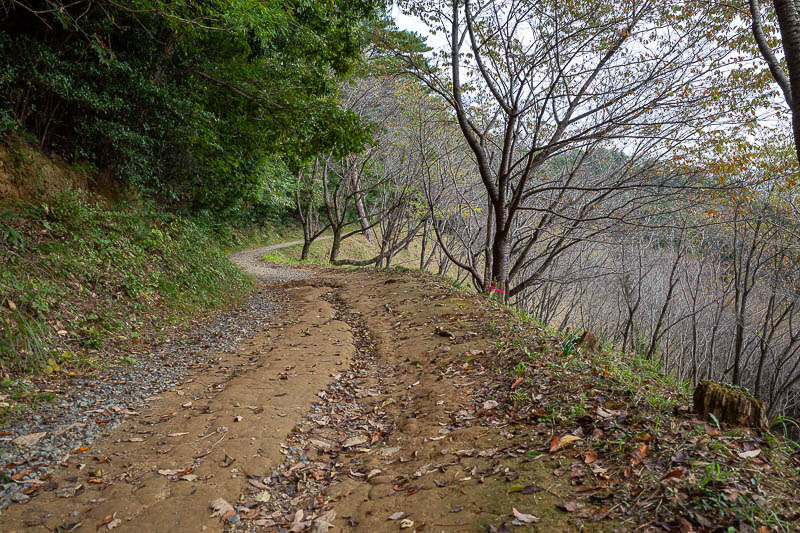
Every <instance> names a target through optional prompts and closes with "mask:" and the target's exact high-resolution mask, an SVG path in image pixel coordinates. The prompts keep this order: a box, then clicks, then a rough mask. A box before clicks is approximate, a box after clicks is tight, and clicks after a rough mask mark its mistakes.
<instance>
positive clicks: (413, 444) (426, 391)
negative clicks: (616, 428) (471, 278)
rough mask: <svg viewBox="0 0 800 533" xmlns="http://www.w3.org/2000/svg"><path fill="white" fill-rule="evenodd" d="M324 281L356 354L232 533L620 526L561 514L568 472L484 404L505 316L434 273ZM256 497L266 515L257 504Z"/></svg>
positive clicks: (536, 437)
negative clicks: (265, 497) (497, 326)
mask: <svg viewBox="0 0 800 533" xmlns="http://www.w3.org/2000/svg"><path fill="white" fill-rule="evenodd" d="M322 276H323V277H324V279H325V283H326V284H327V285H330V286H337V287H339V288H338V289H337V291H336V292H335V294H336V297H337V298H338V299H339V300H340V303H339V304H334V305H335V307H336V308H337V310H338V312H339V315H337V316H339V317H341V319H342V320H344V321H346V322H348V323H349V324H350V325H351V327H352V328H353V330H354V332H355V337H356V339H357V340H356V345H357V346H358V347H359V351H358V352H357V354H356V355H355V357H354V359H353V365H352V366H351V368H349V369H347V370H344V371H339V370H337V371H336V372H335V374H334V376H333V377H334V378H335V381H334V382H333V383H331V384H330V385H329V386H328V388H327V389H326V390H325V391H324V392H323V393H322V394H319V395H318V399H317V400H316V401H315V403H314V404H313V407H312V411H311V412H310V413H309V414H308V415H307V416H306V417H305V419H304V420H303V421H302V422H301V423H300V424H299V425H298V426H297V427H295V428H294V431H293V432H292V435H291V436H290V437H289V441H290V446H291V448H292V451H293V453H292V454H291V457H287V459H286V460H285V461H284V462H283V463H282V464H281V465H280V466H279V467H278V468H276V469H275V470H274V471H273V472H272V473H271V474H270V475H269V476H266V477H264V478H261V479H259V480H257V483H258V484H257V485H256V484H253V485H251V486H250V487H248V488H247V490H245V491H244V493H243V494H242V497H241V498H240V501H242V502H243V505H242V506H240V507H239V511H240V512H241V516H240V518H242V523H241V524H236V525H233V526H232V527H231V529H232V530H234V531H237V532H240V531H265V532H266V531H294V532H300V531H313V532H314V533H319V532H326V531H328V530H329V528H335V529H336V530H337V531H364V532H375V531H399V530H401V529H403V530H408V531H437V532H438V531H486V530H487V528H492V527H494V528H496V530H498V531H503V530H504V529H503V528H504V527H505V526H504V525H503V524H504V523H507V524H509V525H511V524H512V522H513V521H514V520H516V522H517V524H518V525H520V527H519V528H515V530H519V531H526V530H531V531H568V530H577V529H584V530H587V531H591V530H611V529H613V528H614V527H617V526H618V524H614V523H613V522H611V521H609V520H604V521H602V522H600V521H598V520H602V519H603V518H605V516H606V515H605V514H603V513H602V511H601V510H600V509H599V508H598V509H595V506H594V505H592V504H591V503H589V502H588V501H587V502H586V503H581V504H580V510H581V511H580V512H579V513H575V516H570V515H568V514H567V513H565V512H562V511H559V510H558V508H557V505H558V504H561V503H563V502H564V501H565V499H568V498H571V497H572V493H573V490H574V488H575V487H574V486H572V485H571V481H570V480H569V479H566V480H565V479H560V478H559V477H557V476H554V475H553V472H554V470H557V469H559V468H562V470H563V468H564V467H565V466H566V468H567V470H568V469H569V468H570V467H569V465H571V464H572V462H573V461H572V460H571V459H569V458H567V457H564V456H563V455H562V454H552V455H550V454H544V453H542V451H543V450H544V451H546V450H547V443H548V442H549V438H550V433H549V430H548V428H541V427H540V428H532V427H530V426H525V425H519V426H517V425H516V424H514V422H513V420H511V419H509V417H508V415H507V414H506V413H504V410H503V409H502V408H501V407H500V406H498V403H497V402H493V401H492V400H490V399H488V397H487V396H486V391H485V390H484V388H485V387H486V385H487V383H489V382H491V380H492V378H493V377H494V376H495V372H494V369H492V368H491V367H490V366H488V367H484V366H483V364H482V360H484V359H488V357H486V356H487V355H488V352H489V351H490V350H491V349H492V346H493V344H494V341H495V340H496V332H494V331H493V330H492V328H491V327H490V324H489V322H490V321H491V320H501V321H502V320H507V319H508V316H507V315H506V314H505V312H502V311H498V310H496V309H493V308H491V306H490V305H489V304H488V303H487V302H485V301H484V302H483V303H480V302H479V301H478V300H477V299H475V298H473V297H469V296H467V295H465V294H464V293H461V292H460V291H456V290H455V289H453V288H452V287H449V286H448V285H446V284H445V283H444V282H442V281H440V280H434V279H433V278H432V277H430V276H424V277H423V278H422V279H418V278H417V277H415V276H414V275H413V274H411V273H397V272H390V273H382V272H376V271H372V270H362V271H347V272H343V271H327V272H326V273H325V274H323V275H322ZM437 328H438V329H437ZM443 330H444V331H443ZM262 488H265V489H266V490H268V491H269V492H270V494H271V500H270V502H269V503H267V504H260V503H258V502H257V501H255V499H254V498H255V496H256V495H257V494H258V491H259V490H261V489H262ZM514 508H517V509H518V511H520V514H519V517H521V518H515V517H514V516H513V515H512V512H513V511H512V510H513V509H514ZM528 514H530V515H535V518H536V522H535V523H534V522H533V517H530V518H528V516H527V515H528ZM390 518H392V519H390ZM526 518H527V519H529V520H531V522H529V523H527V522H525V520H524V519H526ZM490 530H491V529H490Z"/></svg>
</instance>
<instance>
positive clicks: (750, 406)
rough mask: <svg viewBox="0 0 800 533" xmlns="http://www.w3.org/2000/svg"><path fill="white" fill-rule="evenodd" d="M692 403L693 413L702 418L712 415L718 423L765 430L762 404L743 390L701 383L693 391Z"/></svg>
mask: <svg viewBox="0 0 800 533" xmlns="http://www.w3.org/2000/svg"><path fill="white" fill-rule="evenodd" d="M693 403H694V411H695V412H696V413H698V414H700V415H702V416H707V415H708V414H713V415H714V416H715V417H716V419H717V420H719V421H720V422H725V423H728V424H733V425H737V426H750V427H757V428H761V429H766V428H767V415H766V407H765V406H764V402H761V401H759V400H756V399H755V398H753V397H752V396H751V395H750V394H748V393H746V392H744V391H743V390H740V389H735V388H733V387H730V386H727V385H722V384H720V383H716V382H714V381H703V382H702V383H700V384H699V385H698V386H697V388H696V389H695V390H694V397H693Z"/></svg>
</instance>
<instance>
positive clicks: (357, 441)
mask: <svg viewBox="0 0 800 533" xmlns="http://www.w3.org/2000/svg"><path fill="white" fill-rule="evenodd" d="M366 442H367V437H364V436H363V435H359V436H358V437H350V438H349V439H347V440H345V441H344V442H343V443H342V447H343V448H351V447H353V446H360V445H361V444H364V443H366Z"/></svg>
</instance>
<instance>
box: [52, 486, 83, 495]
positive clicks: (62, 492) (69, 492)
mask: <svg viewBox="0 0 800 533" xmlns="http://www.w3.org/2000/svg"><path fill="white" fill-rule="evenodd" d="M82 487H83V484H82V483H78V484H77V485H73V486H72V487H64V488H63V489H59V490H57V491H56V496H57V497H58V498H72V497H73V496H75V493H76V492H78V491H79V490H80V489H81V488H82Z"/></svg>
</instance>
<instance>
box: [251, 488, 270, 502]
mask: <svg viewBox="0 0 800 533" xmlns="http://www.w3.org/2000/svg"><path fill="white" fill-rule="evenodd" d="M271 498H272V496H271V495H270V493H269V491H266V490H265V491H262V492H259V493H258V494H257V495H256V497H255V498H254V499H255V500H256V501H257V502H259V503H269V500H270V499H271Z"/></svg>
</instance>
